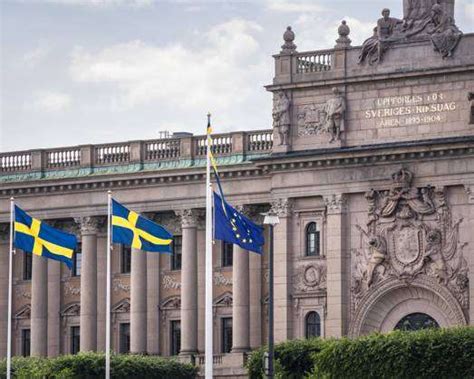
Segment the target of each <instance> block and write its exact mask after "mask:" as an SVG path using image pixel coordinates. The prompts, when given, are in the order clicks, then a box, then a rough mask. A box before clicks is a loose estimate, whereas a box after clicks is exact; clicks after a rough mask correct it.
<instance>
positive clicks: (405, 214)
mask: <svg viewBox="0 0 474 379" xmlns="http://www.w3.org/2000/svg"><path fill="white" fill-rule="evenodd" d="M412 180H413V174H412V173H411V172H410V171H408V170H405V169H401V170H400V171H398V172H396V173H395V174H393V175H392V185H391V188H390V189H389V190H385V191H374V190H370V191H368V192H367V193H366V195H365V197H366V199H367V202H368V222H367V225H365V226H364V227H362V226H360V225H356V228H357V229H358V230H359V232H360V247H359V248H357V249H354V250H353V260H352V261H353V264H352V275H351V277H352V285H351V293H352V296H351V306H352V309H353V311H356V310H357V308H358V307H359V305H360V304H359V303H360V300H361V298H362V297H367V294H369V293H371V292H372V291H375V290H376V289H377V288H378V287H379V286H381V285H383V283H385V282H386V281H387V280H393V279H397V280H400V281H404V282H406V283H410V282H412V281H413V280H415V279H417V280H419V279H423V278H425V277H429V278H434V279H436V281H437V282H438V283H439V284H440V285H441V286H443V287H445V288H446V289H448V290H449V291H450V293H451V294H452V295H454V297H455V298H456V299H457V301H458V302H459V304H460V305H461V307H462V308H464V309H467V308H468V306H469V294H468V291H469V286H468V266H467V262H466V260H465V258H464V256H463V249H464V247H465V246H466V245H467V244H466V243H461V242H460V241H459V224H460V223H461V222H462V218H461V219H457V220H454V219H453V216H452V214H451V209H450V207H449V205H448V203H447V200H446V195H445V190H444V188H442V187H441V188H438V187H437V188H434V187H431V186H427V187H423V188H416V187H414V186H413V185H412Z"/></svg>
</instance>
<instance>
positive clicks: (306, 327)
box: [304, 311, 322, 339]
mask: <svg viewBox="0 0 474 379" xmlns="http://www.w3.org/2000/svg"><path fill="white" fill-rule="evenodd" d="M313 315H315V316H316V317H317V319H316V322H314V323H312V324H311V326H312V327H316V330H317V332H316V335H310V333H309V331H310V329H309V328H310V324H309V318H310V317H311V316H313ZM321 330H322V323H321V315H320V314H319V312H317V311H310V312H308V313H306V315H305V317H304V336H305V338H306V339H308V338H315V337H321V336H322V332H321Z"/></svg>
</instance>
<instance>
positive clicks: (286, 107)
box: [273, 91, 291, 145]
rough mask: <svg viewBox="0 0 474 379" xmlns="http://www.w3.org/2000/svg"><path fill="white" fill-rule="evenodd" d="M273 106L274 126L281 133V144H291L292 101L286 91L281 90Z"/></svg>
mask: <svg viewBox="0 0 474 379" xmlns="http://www.w3.org/2000/svg"><path fill="white" fill-rule="evenodd" d="M277 96H278V97H277V100H276V101H275V106H274V107H273V127H274V128H276V129H277V131H278V134H279V135H280V145H288V144H289V134H290V105H291V102H290V100H289V99H288V96H287V95H286V93H285V92H283V91H280V92H279V93H278V95H277Z"/></svg>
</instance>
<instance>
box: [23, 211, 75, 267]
mask: <svg viewBox="0 0 474 379" xmlns="http://www.w3.org/2000/svg"><path fill="white" fill-rule="evenodd" d="M14 229H15V241H14V243H15V247H16V248H18V249H22V250H23V251H25V252H27V253H32V254H35V255H39V256H42V257H45V258H50V259H55V260H57V261H61V262H64V263H65V264H66V265H67V267H69V269H72V265H73V260H72V255H73V254H74V249H75V248H76V245H77V239H76V236H75V235H73V234H69V233H65V232H63V231H61V230H58V229H55V228H53V227H51V226H49V225H47V224H45V223H44V222H42V221H40V220H37V219H35V218H33V217H31V216H30V215H29V214H28V213H26V212H25V211H24V210H23V209H21V208H19V207H17V206H16V205H15V227H14Z"/></svg>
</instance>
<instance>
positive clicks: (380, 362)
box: [247, 327, 474, 379]
mask: <svg viewBox="0 0 474 379" xmlns="http://www.w3.org/2000/svg"><path fill="white" fill-rule="evenodd" d="M265 351H266V348H261V349H258V350H256V351H254V352H253V353H252V354H251V356H250V358H249V360H248V362H247V369H248V374H249V377H250V378H252V379H257V378H263V377H264V368H263V355H264V352H265ZM275 375H276V377H278V378H285V379H286V378H289V379H300V378H308V377H309V378H312V379H339V378H355V379H358V378H364V379H365V378H367V379H372V378H373V379H375V378H377V379H378V378H381V379H392V378H397V379H398V378H401V379H404V378H407V379H408V378H421V379H423V378H426V379H428V378H436V379H438V378H453V379H454V378H474V328H473V327H463V328H452V329H430V330H421V331H418V332H402V331H394V332H391V333H388V334H380V333H375V334H372V335H370V336H365V337H360V338H356V339H349V338H341V339H337V340H336V339H329V340H320V339H317V338H316V339H311V340H294V341H288V342H284V343H281V344H278V345H276V346H275Z"/></svg>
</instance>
